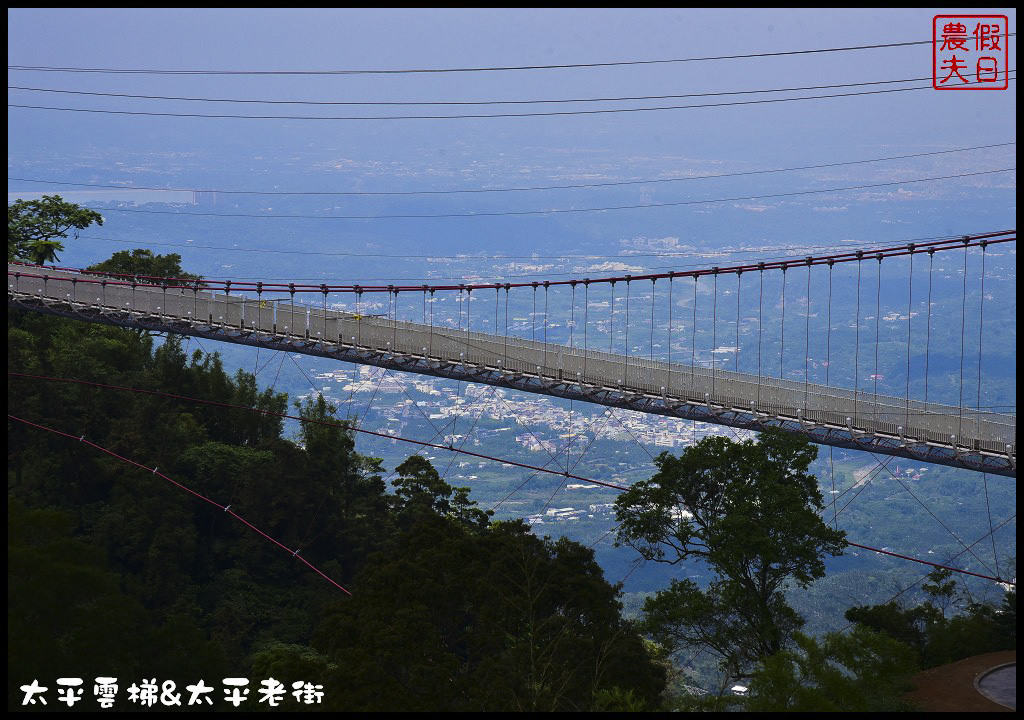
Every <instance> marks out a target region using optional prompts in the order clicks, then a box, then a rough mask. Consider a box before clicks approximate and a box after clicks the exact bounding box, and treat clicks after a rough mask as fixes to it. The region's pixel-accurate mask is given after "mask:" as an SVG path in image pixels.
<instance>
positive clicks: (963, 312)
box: [954, 238, 970, 447]
mask: <svg viewBox="0 0 1024 720" xmlns="http://www.w3.org/2000/svg"><path fill="white" fill-rule="evenodd" d="M969 242H970V240H969V239H968V238H964V289H963V299H962V301H961V304H960V420H959V423H958V427H957V431H956V443H957V445H959V444H960V443H961V439H962V437H963V433H964V348H965V342H966V331H965V326H966V324H967V244H968V243H969ZM954 447H955V446H954Z"/></svg>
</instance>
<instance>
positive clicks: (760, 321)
mask: <svg viewBox="0 0 1024 720" xmlns="http://www.w3.org/2000/svg"><path fill="white" fill-rule="evenodd" d="M759 266H760V267H759V270H758V286H757V287H758V289H757V406H758V407H759V408H760V406H761V336H762V330H764V263H759Z"/></svg>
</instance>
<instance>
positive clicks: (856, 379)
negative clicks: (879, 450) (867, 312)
mask: <svg viewBox="0 0 1024 720" xmlns="http://www.w3.org/2000/svg"><path fill="white" fill-rule="evenodd" d="M863 259H864V252H863V251H862V250H858V251H857V319H856V322H855V325H856V330H855V334H854V352H853V422H854V423H856V422H857V405H858V401H859V399H860V397H859V396H860V393H859V390H860V271H861V261H862V260H863Z"/></svg>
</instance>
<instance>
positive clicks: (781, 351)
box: [779, 263, 789, 380]
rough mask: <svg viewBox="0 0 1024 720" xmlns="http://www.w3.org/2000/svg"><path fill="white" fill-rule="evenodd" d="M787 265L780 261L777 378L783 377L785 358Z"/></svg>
mask: <svg viewBox="0 0 1024 720" xmlns="http://www.w3.org/2000/svg"><path fill="white" fill-rule="evenodd" d="M788 269H789V266H788V265H786V263H782V346H781V347H780V348H779V380H781V379H782V378H783V377H785V372H784V369H783V362H784V360H785V358H786V270H788Z"/></svg>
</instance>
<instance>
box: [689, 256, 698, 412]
mask: <svg viewBox="0 0 1024 720" xmlns="http://www.w3.org/2000/svg"><path fill="white" fill-rule="evenodd" d="M699 277H700V276H699V275H697V274H696V273H694V275H693V336H692V338H691V339H690V397H696V395H695V394H694V393H696V388H695V387H694V370H695V368H696V366H697V279H698V278H699Z"/></svg>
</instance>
